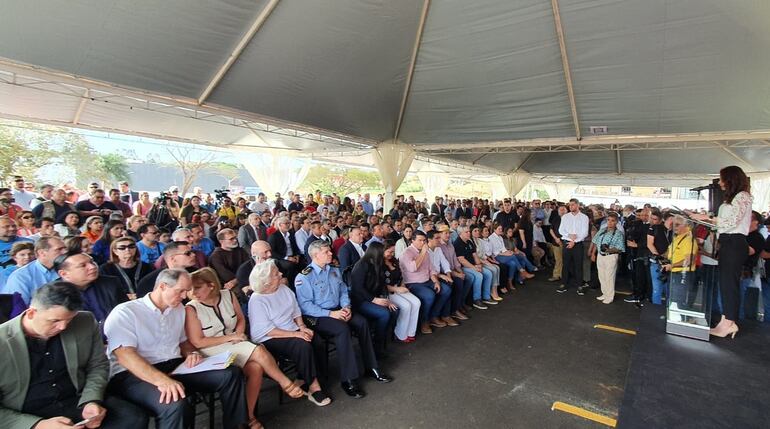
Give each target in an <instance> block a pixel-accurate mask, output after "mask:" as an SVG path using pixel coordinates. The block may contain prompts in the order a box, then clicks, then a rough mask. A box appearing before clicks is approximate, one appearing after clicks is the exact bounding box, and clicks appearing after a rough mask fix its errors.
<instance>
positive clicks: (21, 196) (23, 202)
mask: <svg viewBox="0 0 770 429" xmlns="http://www.w3.org/2000/svg"><path fill="white" fill-rule="evenodd" d="M11 193H12V194H13V199H14V200H15V202H16V205H18V206H19V207H21V208H23V209H24V210H29V209H30V208H31V207H30V206H29V203H31V202H32V200H34V199H35V197H36V195H35V194H34V193H32V192H28V191H27V190H25V189H24V178H23V177H21V176H14V178H13V190H12V191H11Z"/></svg>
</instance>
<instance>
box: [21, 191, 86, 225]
mask: <svg viewBox="0 0 770 429" xmlns="http://www.w3.org/2000/svg"><path fill="white" fill-rule="evenodd" d="M70 212H77V210H76V209H75V206H73V205H72V204H70V203H69V202H68V201H67V192H66V191H65V190H64V189H56V190H55V191H53V193H52V194H51V200H49V201H44V202H42V203H40V204H38V205H36V206H35V207H34V208H33V209H32V213H33V214H34V215H35V218H36V219H42V218H44V217H48V218H51V219H53V220H54V222H55V223H64V217H65V216H66V215H67V213H70Z"/></svg>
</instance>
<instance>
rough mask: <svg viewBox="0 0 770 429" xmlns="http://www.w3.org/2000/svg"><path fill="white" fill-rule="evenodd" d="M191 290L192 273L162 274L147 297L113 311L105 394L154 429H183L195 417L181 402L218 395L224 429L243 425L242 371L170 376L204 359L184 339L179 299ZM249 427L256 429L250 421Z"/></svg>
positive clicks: (174, 271)
mask: <svg viewBox="0 0 770 429" xmlns="http://www.w3.org/2000/svg"><path fill="white" fill-rule="evenodd" d="M191 290H192V281H191V280H190V274H189V273H187V272H186V271H184V270H180V269H166V270H163V271H162V272H161V273H160V274H159V275H158V276H157V279H156V284H155V287H154V289H153V290H152V292H151V293H149V294H147V295H146V296H144V297H143V298H141V299H137V300H134V301H129V302H126V303H123V304H121V305H119V306H118V307H116V308H115V309H114V310H113V311H112V313H110V316H109V317H108V318H107V321H106V323H105V324H104V332H105V334H106V336H107V355H108V356H109V359H110V375H111V379H110V382H109V385H108V391H109V392H110V393H112V394H115V395H119V396H121V397H122V398H124V399H126V400H128V401H130V402H131V403H133V404H135V405H137V406H139V407H141V408H142V409H144V410H145V411H146V412H148V413H149V414H150V415H152V416H154V417H155V424H156V427H157V428H158V429H165V428H179V429H182V428H187V427H190V425H191V424H192V423H193V420H194V418H195V416H194V413H193V412H192V407H191V405H190V402H189V401H187V400H185V397H186V396H187V395H188V394H190V393H194V392H202V393H217V394H218V396H219V399H220V401H221V403H222V427H224V428H226V429H236V428H239V427H241V426H242V425H244V424H246V423H247V422H248V421H249V419H248V417H247V413H246V402H245V398H244V393H243V378H242V373H241V370H240V369H239V368H238V367H237V366H234V365H231V366H229V367H228V368H226V369H221V370H212V371H205V372H197V373H192V374H184V375H178V374H177V375H172V374H171V373H172V372H173V371H174V369H176V368H177V367H178V366H180V365H184V366H186V367H188V368H192V367H195V366H196V365H198V364H200V362H201V360H202V354H201V352H200V351H198V350H197V349H196V348H195V346H193V345H192V344H191V343H190V341H189V340H188V339H187V336H186V335H185V326H184V322H185V310H184V308H183V307H182V305H181V304H182V300H183V299H185V297H186V296H187V294H188V293H189V292H190V291H191ZM249 426H250V427H259V426H260V425H259V423H257V422H252V423H251V424H249Z"/></svg>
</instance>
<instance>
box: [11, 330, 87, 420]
mask: <svg viewBox="0 0 770 429" xmlns="http://www.w3.org/2000/svg"><path fill="white" fill-rule="evenodd" d="M25 339H26V342H27V351H28V353H29V385H28V386H29V387H28V388H27V396H26V397H25V398H24V403H23V404H22V407H21V411H22V412H23V413H27V414H38V413H39V412H40V410H41V409H46V408H47V407H49V406H50V405H51V404H53V403H57V402H62V403H63V404H71V403H75V404H76V403H77V390H76V389H75V386H74V385H73V384H72V379H71V378H70V375H69V372H68V371H67V361H66V359H65V356H64V347H63V346H62V342H61V336H60V335H56V336H55V337H52V338H50V339H48V340H39V339H35V338H31V337H27V336H25ZM44 417H47V416H44Z"/></svg>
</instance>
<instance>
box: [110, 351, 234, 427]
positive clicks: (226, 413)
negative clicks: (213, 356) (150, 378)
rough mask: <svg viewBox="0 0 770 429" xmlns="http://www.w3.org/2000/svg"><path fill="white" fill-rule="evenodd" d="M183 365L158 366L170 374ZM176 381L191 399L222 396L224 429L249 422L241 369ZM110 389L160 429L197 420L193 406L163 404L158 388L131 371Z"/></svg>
mask: <svg viewBox="0 0 770 429" xmlns="http://www.w3.org/2000/svg"><path fill="white" fill-rule="evenodd" d="M182 362H183V361H182V359H172V360H169V361H166V362H161V363H158V364H155V365H154V366H155V368H157V369H158V370H160V371H162V372H164V373H166V374H168V373H170V372H171V371H173V370H174V368H176V367H177V366H179V364H180V363H182ZM172 377H173V378H174V379H175V380H177V381H179V382H181V383H182V384H183V385H184V388H185V395H186V396H187V397H189V396H190V395H191V394H192V393H194V392H201V393H214V392H218V393H219V397H220V399H221V401H222V419H223V425H222V427H223V428H226V429H236V428H238V427H239V426H240V425H243V424H245V423H246V422H247V421H248V418H247V417H246V399H245V397H244V392H243V375H242V373H241V370H240V369H239V368H238V367H236V366H230V367H229V368H227V369H222V370H217V371H205V372H199V373H195V374H186V375H174V376H172ZM107 389H108V391H109V392H110V393H111V394H115V395H119V396H121V397H122V398H124V399H126V400H128V401H130V402H132V403H133V404H135V405H138V406H139V407H141V408H143V409H144V410H146V411H147V412H149V413H150V414H151V415H153V416H154V417H155V427H156V428H157V429H185V428H188V427H190V425H191V424H192V423H193V422H194V420H195V416H194V415H193V410H192V406H191V405H190V403H189V402H188V401H187V400H184V399H180V400H179V401H176V402H172V403H170V404H161V403H160V402H158V401H159V399H160V391H159V390H158V388H157V387H155V386H154V385H152V384H150V383H147V382H146V381H143V380H140V379H139V378H137V377H136V376H134V375H133V374H131V373H130V372H128V371H124V372H121V373H119V374H117V375H115V376H114V377H113V378H112V380H110V383H109V385H108V386H107Z"/></svg>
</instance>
